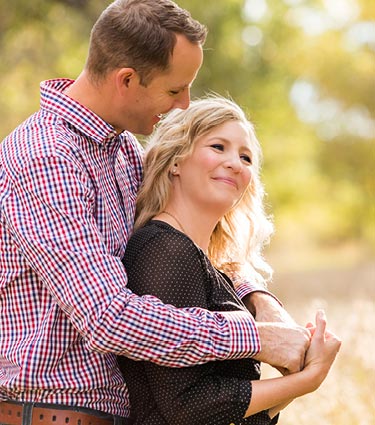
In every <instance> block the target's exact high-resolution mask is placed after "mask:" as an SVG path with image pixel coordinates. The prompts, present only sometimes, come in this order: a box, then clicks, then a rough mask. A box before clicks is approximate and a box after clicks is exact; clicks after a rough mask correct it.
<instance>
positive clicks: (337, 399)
mask: <svg viewBox="0 0 375 425" xmlns="http://www.w3.org/2000/svg"><path fill="white" fill-rule="evenodd" d="M271 290H272V291H273V292H274V293H275V294H276V295H278V296H279V297H280V299H282V301H283V302H284V305H285V307H286V308H287V310H288V311H289V312H290V313H291V314H292V315H293V317H294V318H295V319H296V320H297V321H298V323H300V324H305V323H307V322H308V321H310V320H311V319H312V318H314V315H315V311H316V309H317V308H324V310H325V311H326V314H327V318H328V323H329V328H330V329H332V330H333V331H334V332H335V333H336V334H337V335H339V336H340V337H341V339H342V341H343V342H342V347H341V350H340V353H339V355H338V358H337V359H336V361H335V363H334V365H333V368H332V370H331V372H330V375H329V376H328V377H327V379H326V381H325V382H324V383H323V384H322V386H321V387H320V388H319V390H318V391H316V392H315V393H313V394H309V395H307V396H305V397H302V398H300V399H297V400H296V401H294V402H293V404H291V405H290V406H288V407H287V408H286V409H285V410H284V411H283V412H282V415H281V418H280V420H279V423H280V424H281V425H300V424H301V425H305V424H306V425H312V424H314V425H375V263H373V262H371V261H369V262H365V263H362V264H356V265H355V266H353V265H347V266H346V267H345V266H342V267H340V268H334V269H332V268H331V269H329V268H325V269H323V270H322V269H319V270H311V271H308V272H306V271H304V272H302V271H294V272H282V273H279V274H277V273H276V275H275V281H274V284H273V285H272V287H271ZM273 374H274V372H273V370H271V369H270V368H269V367H268V366H266V367H265V368H264V375H263V376H269V375H273Z"/></svg>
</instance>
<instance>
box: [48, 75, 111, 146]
mask: <svg viewBox="0 0 375 425" xmlns="http://www.w3.org/2000/svg"><path fill="white" fill-rule="evenodd" d="M73 82H74V80H71V79H67V78H57V79H53V80H46V81H42V82H41V83H40V107H41V109H44V110H46V111H48V112H51V113H53V114H56V115H58V116H60V117H61V118H63V119H64V120H65V121H67V122H69V123H70V124H71V125H73V126H74V127H76V128H77V129H78V130H79V131H80V132H81V133H83V134H85V135H87V136H88V137H90V138H91V139H93V140H94V141H96V142H97V143H99V144H104V143H105V142H106V141H108V140H110V139H112V138H113V137H115V136H116V131H115V129H114V127H113V126H112V125H110V124H108V123H107V122H105V121H104V120H103V119H102V118H100V117H99V116H98V115H96V114H95V113H94V112H92V111H90V109H88V108H86V107H85V106H83V105H81V104H80V103H79V102H77V101H76V100H74V99H72V98H70V97H69V96H67V95H65V94H64V90H66V89H67V88H68V87H69V86H70V85H71V84H72V83H73Z"/></svg>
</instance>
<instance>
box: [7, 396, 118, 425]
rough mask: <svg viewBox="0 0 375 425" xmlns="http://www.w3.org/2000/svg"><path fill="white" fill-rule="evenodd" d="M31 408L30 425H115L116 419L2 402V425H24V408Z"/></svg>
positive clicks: (74, 411) (63, 409)
mask: <svg viewBox="0 0 375 425" xmlns="http://www.w3.org/2000/svg"><path fill="white" fill-rule="evenodd" d="M25 405H28V406H30V408H31V412H32V414H31V420H30V421H29V425H113V424H114V419H113V418H111V419H106V418H101V417H100V416H96V415H95V414H91V413H86V412H84V411H79V409H76V410H69V409H68V408H66V406H65V408H62V409H58V408H51V407H50V406H48V407H40V406H38V405H33V404H32V403H25V404H23V403H12V402H7V401H1V402H0V424H1V425H3V424H4V425H22V417H23V414H24V406H25ZM72 409H74V408H72Z"/></svg>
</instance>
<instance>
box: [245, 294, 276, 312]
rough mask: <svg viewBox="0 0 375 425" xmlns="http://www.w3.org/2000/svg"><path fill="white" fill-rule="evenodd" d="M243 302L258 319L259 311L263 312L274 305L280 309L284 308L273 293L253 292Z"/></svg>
mask: <svg viewBox="0 0 375 425" xmlns="http://www.w3.org/2000/svg"><path fill="white" fill-rule="evenodd" d="M243 302H244V304H245V305H246V307H247V309H248V310H249V311H250V313H251V314H252V315H253V316H254V317H256V315H257V311H261V310H262V309H263V308H264V307H267V308H269V307H270V306H272V305H273V306H274V307H275V308H277V309H279V308H280V307H281V306H282V304H281V303H280V301H278V300H277V299H276V298H275V297H274V296H273V295H272V294H271V293H269V292H265V291H254V292H251V293H250V294H247V295H246V296H245V297H244V299H243Z"/></svg>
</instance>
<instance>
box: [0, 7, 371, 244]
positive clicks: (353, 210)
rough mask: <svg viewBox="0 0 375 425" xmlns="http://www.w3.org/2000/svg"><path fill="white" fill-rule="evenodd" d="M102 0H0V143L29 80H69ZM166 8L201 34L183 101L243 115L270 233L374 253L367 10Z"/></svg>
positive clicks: (24, 104)
mask: <svg viewBox="0 0 375 425" xmlns="http://www.w3.org/2000/svg"><path fill="white" fill-rule="evenodd" d="M109 3H110V2H109V1H103V0H79V1H77V0H34V1H33V2H29V1H28V0H14V1H12V2H8V1H6V0H0V55H1V58H2V59H1V61H0V76H1V78H0V90H1V93H2V96H1V98H0V114H1V116H2V120H1V123H0V137H3V136H5V135H6V134H7V133H8V132H9V131H11V130H12V128H14V127H15V126H16V125H17V124H18V123H19V122H20V121H21V120H22V119H24V118H26V116H28V115H29V114H30V113H31V112H32V111H34V110H36V109H37V108H38V98H39V92H38V85H39V82H40V81H41V80H43V79H46V78H55V77H70V78H74V77H76V76H77V74H78V73H79V72H80V70H81V69H82V67H83V65H84V62H85V59H86V51H87V45H88V38H89V33H90V29H91V26H92V24H93V22H94V21H95V19H96V17H97V16H98V14H99V13H100V11H101V10H102V9H103V7H105V6H106V5H107V4H109ZM177 3H178V4H180V5H181V6H182V7H185V8H187V9H188V10H190V11H191V13H192V15H193V16H194V17H196V18H197V19H199V20H200V21H201V22H203V23H205V24H206V25H207V27H208V28H209V36H208V39H207V43H206V45H205V62H204V66H203V68H202V70H201V72H200V74H199V76H198V78H197V81H196V82H195V84H194V86H193V92H192V95H193V97H195V96H201V95H204V94H205V93H207V92H210V91H212V92H216V93H220V94H223V95H228V96H231V97H232V98H233V99H234V100H236V101H237V102H238V103H239V104H240V105H241V106H242V107H244V108H245V109H246V110H247V111H248V114H249V116H250V118H251V119H252V121H253V122H254V124H255V127H256V130H257V134H258V137H259V139H260V141H261V143H262V146H263V150H264V167H263V177H264V181H265V184H266V189H267V192H268V198H267V202H268V203H269V204H270V205H271V210H272V211H273V212H274V214H275V221H276V226H277V229H278V233H279V235H280V237H281V238H282V239H283V240H287V239H290V240H292V241H295V240H296V239H297V238H298V237H301V235H302V234H304V235H305V236H306V237H307V238H308V239H309V240H311V241H313V242H316V243H318V244H322V243H324V244H327V243H329V244H336V243H342V242H343V241H347V240H356V241H361V242H363V243H365V244H368V245H369V246H372V248H374V247H375V230H374V218H375V217H374V215H375V198H374V196H375V187H374V171H373V170H374V168H375V167H374V165H375V164H374V138H375V134H374V133H375V123H374V115H373V113H374V109H375V91H374V89H375V83H374V50H375V34H374V27H375V25H374V16H375V14H374V12H375V5H374V3H373V2H372V1H370V0H340V1H338V0H205V2H204V4H202V2H201V1H200V0H177Z"/></svg>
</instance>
